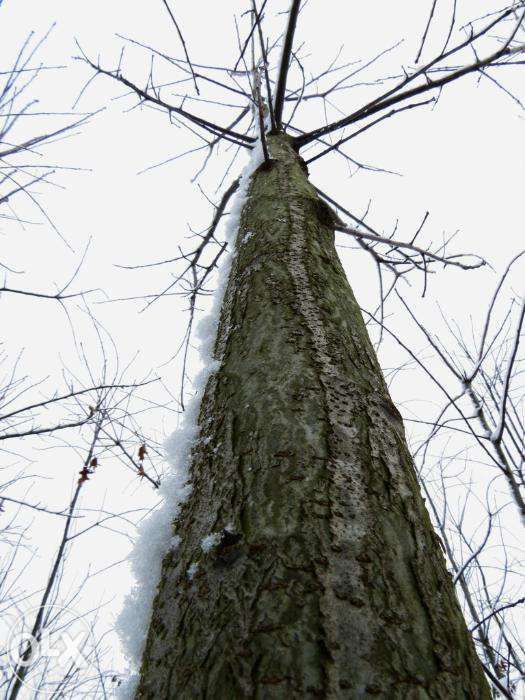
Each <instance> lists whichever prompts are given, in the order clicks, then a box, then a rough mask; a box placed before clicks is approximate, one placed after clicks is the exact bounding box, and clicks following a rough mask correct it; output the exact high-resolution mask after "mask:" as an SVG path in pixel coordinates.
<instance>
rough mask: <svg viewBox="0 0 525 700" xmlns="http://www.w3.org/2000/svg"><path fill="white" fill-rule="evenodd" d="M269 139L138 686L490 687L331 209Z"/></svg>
mask: <svg viewBox="0 0 525 700" xmlns="http://www.w3.org/2000/svg"><path fill="white" fill-rule="evenodd" d="M268 145H269V151H270V153H271V157H272V160H271V161H269V164H268V163H267V164H264V163H263V165H262V166H261V167H260V168H259V170H258V171H257V172H256V173H255V174H254V176H253V178H252V181H251V185H250V190H249V195H248V199H247V202H246V205H245V207H244V209H243V214H242V220H241V225H240V227H239V232H238V234H237V251H238V254H237V256H236V258H235V264H234V267H233V269H232V272H231V275H230V280H229V284H228V290H227V293H226V297H225V300H224V303H223V309H222V316H221V324H220V331H219V335H218V338H217V344H216V356H217V359H218V360H219V361H220V368H219V369H218V370H217V372H216V373H215V374H214V375H213V378H212V379H211V380H210V381H209V383H208V386H207V389H206V393H205V396H204V400H203V403H202V408H201V413H200V417H199V425H200V437H201V441H200V442H199V446H198V447H197V448H196V449H195V450H194V452H193V459H192V466H191V470H192V471H191V474H192V482H193V491H192V494H191V496H190V497H189V499H188V501H187V502H186V504H185V505H184V507H183V510H182V513H181V516H180V518H179V521H178V523H177V525H176V532H177V533H178V534H179V535H180V537H181V543H180V546H179V548H178V550H177V552H176V554H175V555H170V556H168V557H167V558H166V559H165V561H164V565H163V571H162V577H161V582H160V587H159V593H158V596H157V598H156V601H155V606H154V611H153V618H152V622H151V628H150V633H149V638H148V643H147V647H146V652H145V655H144V661H143V666H142V679H141V684H140V687H139V691H138V697H141V698H154V697H169V698H180V697H193V696H205V697H217V698H218V697H221V698H226V697H228V698H230V697H232V698H233V697H285V696H287V695H289V694H290V693H291V694H292V695H293V696H294V697H308V696H310V695H312V696H318V697H356V698H357V697H364V696H365V695H367V694H369V695H382V696H384V697H408V696H409V695H410V694H412V693H414V694H419V693H420V694H421V695H420V696H421V697H433V698H434V697H435V698H437V697H457V698H467V697H480V698H481V697H490V694H489V691H488V687H487V686H486V684H485V680H484V678H483V673H482V671H481V667H480V665H479V663H478V660H477V658H476V655H475V651H474V647H473V645H472V642H471V640H470V638H469V635H468V632H467V629H466V626H465V623H464V620H463V617H462V614H461V611H460V608H459V606H458V603H457V601H456V598H455V593H454V590H453V586H452V581H451V579H450V577H449V575H448V573H447V570H446V567H445V562H444V557H443V555H442V553H441V550H440V546H439V543H438V540H437V537H436V535H435V534H434V530H433V527H432V525H431V523H430V519H429V517H428V515H427V513H426V511H425V508H424V504H423V500H422V498H421V495H420V491H419V486H418V483H417V479H416V475H415V472H414V469H413V466H412V463H411V459H410V455H409V452H408V449H407V445H406V441H405V436H404V430H403V422H402V419H401V417H400V415H399V413H398V411H397V409H396V408H395V407H394V405H393V403H392V401H391V399H390V397H389V394H388V390H387V387H386V385H385V382H384V380H383V377H382V374H381V370H380V368H379V365H378V363H377V360H376V357H375V353H374V349H373V347H372V345H371V343H370V341H369V339H368V335H367V331H366V328H365V325H364V323H363V320H362V317H361V313H360V310H359V307H358V305H357V303H356V301H355V299H354V297H353V294H352V291H351V289H350V286H349V284H348V281H347V279H346V277H345V274H344V272H343V269H342V267H341V265H340V263H339V260H338V257H337V254H336V251H335V247H334V230H333V224H332V222H331V220H330V212H329V210H328V209H327V207H326V205H324V204H323V202H322V201H321V200H320V199H319V197H318V195H317V193H316V192H315V190H314V188H313V187H312V186H311V185H310V184H309V182H308V178H307V175H306V172H305V169H304V163H303V161H302V159H301V158H300V156H298V155H297V153H296V151H295V149H294V148H293V143H292V141H291V140H290V139H289V138H288V137H286V136H285V135H275V136H271V137H269V139H268ZM249 234H253V235H251V236H250V237H249V240H247V241H246V242H245V243H243V242H242V241H243V240H244V239H245V237H247V236H248V235H249ZM217 532H218V533H220V536H219V537H218V538H217V542H216V546H215V547H213V548H211V549H210V550H209V551H203V550H202V548H201V543H202V542H203V540H204V541H205V538H206V537H209V536H210V534H212V533H217ZM204 549H206V548H204ZM191 567H193V568H191ZM188 572H190V575H189V574H188ZM193 572H194V575H193V576H192V575H191V573H193Z"/></svg>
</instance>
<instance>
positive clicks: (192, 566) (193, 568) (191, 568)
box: [186, 562, 199, 581]
mask: <svg viewBox="0 0 525 700" xmlns="http://www.w3.org/2000/svg"><path fill="white" fill-rule="evenodd" d="M198 570H199V565H198V564H197V562H193V564H190V566H189V567H188V571H187V572H186V576H187V577H188V580H189V581H193V577H194V576H195V574H196V573H197V571H198Z"/></svg>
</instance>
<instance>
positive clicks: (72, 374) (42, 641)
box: [0, 2, 165, 700]
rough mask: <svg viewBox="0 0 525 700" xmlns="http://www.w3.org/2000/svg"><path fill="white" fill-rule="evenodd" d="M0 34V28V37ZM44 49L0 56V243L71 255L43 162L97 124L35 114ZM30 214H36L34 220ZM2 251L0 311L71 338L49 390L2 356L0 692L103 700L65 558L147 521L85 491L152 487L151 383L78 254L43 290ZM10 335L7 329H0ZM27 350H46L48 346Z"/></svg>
mask: <svg viewBox="0 0 525 700" xmlns="http://www.w3.org/2000/svg"><path fill="white" fill-rule="evenodd" d="M0 5H1V2H0ZM0 14H1V11H0ZM6 31H8V28H7V27H6V26H5V25H4V23H3V22H2V24H1V27H0V36H1V35H2V33H3V32H6ZM47 39H48V35H45V36H43V37H42V38H40V39H37V38H35V36H34V35H33V34H29V36H28V37H27V40H26V41H25V42H24V43H23V45H22V46H21V47H20V50H19V52H18V54H17V55H15V56H13V57H12V60H11V62H10V63H9V62H8V61H9V59H8V57H7V56H6V55H3V54H2V56H1V59H0V60H1V68H2V70H1V71H0V230H1V233H2V235H3V236H25V237H26V245H28V246H29V245H30V242H31V233H30V231H31V227H32V226H35V225H36V224H37V223H40V222H42V221H43V222H44V223H46V224H47V227H48V229H49V231H50V233H51V235H53V236H59V237H60V238H61V239H62V241H63V245H64V246H66V247H69V243H68V241H67V239H66V237H64V236H63V235H62V233H61V232H60V230H59V228H58V227H57V226H56V225H55V223H54V221H53V220H52V218H51V216H50V214H49V213H48V212H47V209H46V207H45V197H43V195H42V191H43V190H44V189H45V188H46V187H47V188H50V187H52V186H54V185H56V182H55V178H56V177H57V175H58V174H59V172H58V171H59V170H67V169H68V168H67V166H60V165H58V166H57V165H53V164H51V161H49V160H48V159H47V155H46V154H47V150H48V149H49V147H50V146H51V145H52V144H53V143H55V142H56V141H57V140H59V139H62V138H65V137H68V136H70V135H72V134H73V132H74V131H76V130H77V129H78V128H79V127H81V126H82V125H84V124H86V122H87V121H88V119H89V118H90V117H92V116H93V115H92V114H84V115H75V114H74V113H54V112H49V111H45V110H44V109H43V108H42V107H41V106H40V102H39V100H38V97H39V88H40V85H39V79H40V78H41V76H42V74H43V73H44V72H47V71H50V70H56V71H59V70H61V68H62V67H61V66H46V65H43V64H42V63H41V62H40V59H39V51H40V50H41V48H42V45H43V43H44V42H45V41H46V40H47ZM60 121H62V122H63V124H62V125H59V123H60ZM49 124H53V125H54V126H53V127H52V128H49ZM71 169H73V170H80V169H81V168H76V167H74V168H71ZM28 205H29V206H28ZM28 211H29V212H30V213H31V214H32V215H34V216H32V218H31V219H30V220H28V219H27V218H26V213H27V212H28ZM20 212H22V213H20ZM28 229H29V231H28ZM5 250H6V249H5V247H4V248H3V252H2V255H1V258H0V271H1V275H2V284H1V285H0V301H1V303H2V307H3V309H5V308H6V306H7V305H8V304H10V303H11V302H12V300H13V298H14V297H19V298H23V299H25V300H26V303H27V304H28V305H29V306H30V307H31V312H30V314H31V313H33V314H35V315H38V314H39V313H40V308H41V305H49V304H54V305H55V306H56V312H57V313H62V314H63V315H64V320H65V321H66V325H67V326H68V327H69V328H70V333H71V334H72V336H73V339H74V344H75V346H76V348H77V354H78V357H77V358H71V366H66V365H65V364H63V366H62V368H61V376H60V377H59V378H58V379H57V378H56V376H54V375H52V374H51V371H49V374H48V371H47V368H46V367H44V366H42V367H40V368H39V369H40V371H41V375H40V376H35V375H33V374H28V373H27V371H26V369H25V366H24V361H23V349H18V348H15V349H13V344H12V343H10V342H9V340H10V339H9V338H8V337H6V336H4V340H3V341H2V345H1V347H0V453H1V463H0V619H1V622H0V637H1V641H0V688H1V692H2V696H3V697H6V698H11V699H13V700H14V698H16V697H26V698H33V697H36V696H39V695H40V694H45V695H46V696H50V697H63V698H65V697H71V698H73V697H88V696H89V697H94V696H97V697H103V696H105V695H106V693H108V692H109V691H110V689H111V687H112V686H114V685H115V682H117V678H116V677H115V674H114V673H112V672H111V670H110V669H109V665H110V663H111V662H110V661H109V654H108V651H109V649H108V648H107V646H106V644H105V641H104V638H103V637H102V638H100V637H99V634H100V633H99V631H98V626H97V615H98V614H99V607H100V604H99V603H97V604H95V605H93V608H92V609H91V610H88V609H86V600H85V599H83V597H82V596H83V590H84V588H85V586H86V585H87V584H89V582H90V580H91V579H93V578H94V577H96V576H98V575H100V574H101V571H100V570H93V569H92V568H90V562H86V564H85V570H84V571H83V572H82V576H81V581H80V583H77V584H72V578H71V574H73V578H74V572H68V559H69V557H70V555H71V552H72V551H73V549H76V548H80V547H82V543H83V542H84V541H85V539H86V537H88V536H89V533H91V532H93V531H95V530H101V531H106V532H107V533H113V535H114V536H117V535H119V536H121V535H124V536H126V537H129V531H130V530H133V528H134V524H135V522H136V521H137V520H138V519H140V517H143V515H144V512H145V509H144V508H140V507H139V508H134V509H130V510H128V511H126V512H119V511H118V510H116V511H115V510H113V509H112V506H111V504H109V505H108V507H107V508H100V507H97V504H96V503H94V502H92V499H91V498H90V494H89V489H90V486H91V484H92V483H93V481H94V480H96V479H104V471H105V470H106V473H107V470H108V469H111V468H121V469H122V470H126V471H128V472H129V471H131V472H132V473H134V474H135V475H136V480H137V483H139V482H142V481H145V482H147V483H149V484H150V486H151V487H153V488H155V489H156V488H157V487H158V483H159V476H160V473H159V471H158V470H157V465H158V464H159V462H160V459H161V455H162V448H161V445H159V444H158V442H157V441H156V440H155V439H153V437H151V436H149V435H145V434H144V433H143V432H142V430H141V427H140V422H139V419H140V415H139V414H143V413H144V411H145V410H150V409H151V407H152V406H153V404H152V403H151V401H150V400H149V399H148V398H147V395H146V391H147V387H148V386H149V385H150V384H151V383H152V382H153V381H156V380H155V379H152V378H151V377H146V378H144V377H141V378H139V379H135V378H129V379H128V376H129V377H131V376H132V371H133V369H132V367H130V366H129V365H127V366H121V360H120V358H119V353H118V351H117V350H116V348H114V346H113V344H112V340H111V336H110V335H109V334H108V333H107V332H106V331H105V329H104V328H102V327H101V326H100V324H99V323H98V322H97V320H96V318H95V317H94V316H93V313H92V309H91V306H90V300H91V297H92V295H93V294H94V292H95V291H96V290H80V291H76V290H75V287H76V285H77V277H78V273H79V271H80V269H81V266H82V265H83V263H84V259H85V255H86V252H87V249H86V251H84V253H83V254H81V255H78V256H77V258H78V260H77V263H76V265H75V269H73V270H71V271H66V279H65V281H64V282H63V283H62V284H60V285H53V284H52V281H51V280H50V288H49V289H44V290H40V289H35V288H33V287H32V286H31V280H30V275H26V274H24V272H23V271H21V270H18V269H17V268H16V266H14V265H13V264H12V263H11V261H10V260H9V259H7V257H5V256H6V252H5ZM28 278H29V282H28V281H27V280H28ZM18 280H21V281H20V282H19V281H18ZM53 286H55V288H54V289H53ZM29 317H30V315H29ZM81 317H85V318H86V319H87V321H88V326H89V327H90V332H91V336H92V338H89V339H86V338H84V337H80V338H78V337H77V333H78V328H77V321H78V320H79V318H81ZM6 327H7V324H6V323H5V321H4V324H3V328H4V331H5V330H6ZM93 338H94V339H95V342H93ZM83 341H84V342H83ZM36 342H39V343H44V342H45V343H46V344H48V343H50V338H44V339H42V338H40V339H39V340H38V341H36ZM86 347H87V349H85V348H86ZM42 365H43V363H42ZM46 375H47V376H46ZM49 375H51V376H49ZM164 410H165V408H164ZM53 450H54V451H55V452H54V453H53V454H55V455H56V457H55V459H56V467H57V469H56V470H55V471H54V472H53V474H52V475H51V474H49V473H46V474H43V473H42V471H41V470H40V468H39V466H40V465H39V462H40V461H41V459H42V455H44V454H49V453H50V452H52V451H53ZM100 472H102V474H100ZM123 473H125V472H124V471H123ZM49 480H52V481H53V482H54V484H55V485H56V488H54V491H55V493H56V494H64V495H65V498H64V501H63V503H62V505H61V506H58V507H57V506H55V505H51V504H50V503H49V502H47V501H46V498H49V488H46V489H45V493H46V496H45V497H42V495H41V493H42V487H43V485H44V483H45V481H49ZM64 485H65V487H64ZM68 490H70V491H71V493H70V495H69V497H68V495H67V494H68ZM55 503H56V501H55ZM50 520H54V521H55V527H54V528H53V527H49V528H48V529H47V531H48V533H49V537H55V538H56V549H55V551H54V552H53V547H51V548H50V550H51V552H52V553H51V555H50V559H49V561H48V562H46V560H45V553H44V552H42V551H40V552H37V550H36V547H35V540H36V541H38V535H39V534H40V531H41V530H43V529H45V527H43V523H46V522H47V523H49V521H50ZM39 559H40V561H39ZM46 564H47V565H48V566H47V569H46ZM89 604H91V601H89ZM77 606H78V607H77ZM74 610H77V611H79V610H80V611H81V612H76V613H75V612H74ZM79 633H80V636H79ZM66 638H67V640H68V643H69V644H70V649H69V652H71V653H69V654H68V648H67V645H66V647H64V639H66ZM46 645H47V647H48V648H49V647H51V648H53V647H56V649H58V650H59V652H60V653H61V654H63V657H64V663H63V664H58V665H57V663H55V662H54V661H53V659H52V658H51V657H50V656H49V655H46V654H45V653H41V649H42V648H44V647H45V646H46ZM61 645H62V646H61ZM55 661H56V658H55Z"/></svg>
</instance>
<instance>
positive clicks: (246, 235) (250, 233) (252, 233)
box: [241, 231, 255, 245]
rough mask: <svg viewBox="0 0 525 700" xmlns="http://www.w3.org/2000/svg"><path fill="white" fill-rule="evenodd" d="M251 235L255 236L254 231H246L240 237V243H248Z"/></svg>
mask: <svg viewBox="0 0 525 700" xmlns="http://www.w3.org/2000/svg"><path fill="white" fill-rule="evenodd" d="M252 236H255V233H254V232H253V231H248V232H247V233H246V234H245V235H244V236H243V238H242V241H241V245H244V244H245V243H248V241H249V240H250V238H251V237H252Z"/></svg>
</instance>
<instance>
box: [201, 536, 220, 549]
mask: <svg viewBox="0 0 525 700" xmlns="http://www.w3.org/2000/svg"><path fill="white" fill-rule="evenodd" d="M221 536H222V533H221V532H212V533H210V534H209V535H206V537H203V538H202V540H201V549H202V551H203V552H204V553H206V554H207V553H208V552H209V551H210V550H211V549H213V548H214V547H216V546H217V545H218V544H219V542H220V541H221Z"/></svg>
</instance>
